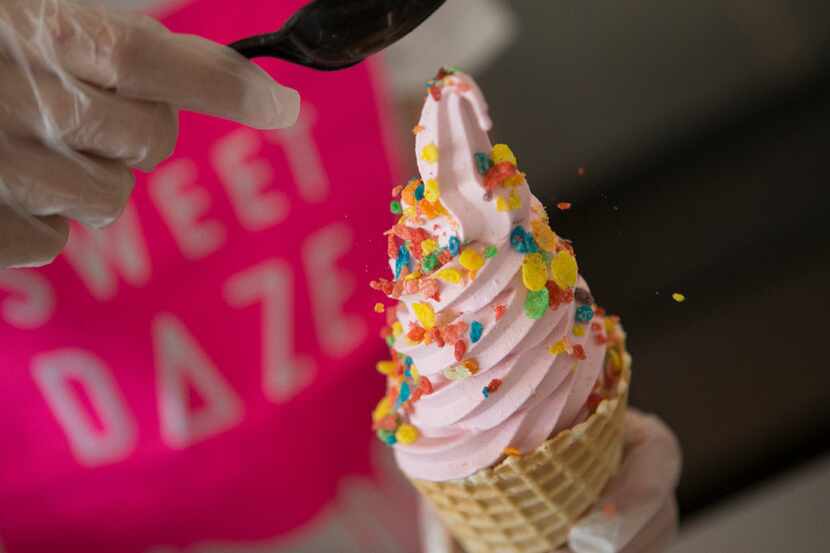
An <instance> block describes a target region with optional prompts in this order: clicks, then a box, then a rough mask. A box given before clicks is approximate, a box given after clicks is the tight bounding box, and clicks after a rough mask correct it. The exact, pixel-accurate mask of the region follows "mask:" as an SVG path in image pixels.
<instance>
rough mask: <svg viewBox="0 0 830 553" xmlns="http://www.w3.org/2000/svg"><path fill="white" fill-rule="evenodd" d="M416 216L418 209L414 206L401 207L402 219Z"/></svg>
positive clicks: (415, 217)
mask: <svg viewBox="0 0 830 553" xmlns="http://www.w3.org/2000/svg"><path fill="white" fill-rule="evenodd" d="M417 218H418V210H417V209H415V208H414V207H405V208H404V209H403V219H404V220H406V219H417Z"/></svg>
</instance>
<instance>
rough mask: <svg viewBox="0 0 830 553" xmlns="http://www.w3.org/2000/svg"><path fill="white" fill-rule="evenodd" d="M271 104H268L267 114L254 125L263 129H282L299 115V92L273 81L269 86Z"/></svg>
mask: <svg viewBox="0 0 830 553" xmlns="http://www.w3.org/2000/svg"><path fill="white" fill-rule="evenodd" d="M270 97H271V104H270V105H269V106H268V110H269V112H270V113H269V115H268V116H267V117H263V119H262V121H257V124H256V126H257V127H259V126H260V123H261V128H262V129H263V130H271V129H284V128H286V127H290V126H292V125H293V124H294V123H296V122H297V118H298V117H299V116H300V93H299V92H297V91H296V90H294V89H293V88H288V87H285V86H282V85H280V84H277V83H274V84H273V86H272V87H271V94H270Z"/></svg>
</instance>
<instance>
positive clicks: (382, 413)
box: [372, 396, 392, 422]
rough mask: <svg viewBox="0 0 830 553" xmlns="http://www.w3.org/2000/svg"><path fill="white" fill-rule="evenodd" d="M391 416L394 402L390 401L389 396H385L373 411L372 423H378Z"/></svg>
mask: <svg viewBox="0 0 830 553" xmlns="http://www.w3.org/2000/svg"><path fill="white" fill-rule="evenodd" d="M390 414H392V402H391V401H390V400H389V396H383V398H382V399H381V400H380V401H379V402H378V404H377V405H376V406H375V409H374V411H372V422H378V421H379V420H380V419H382V418H385V417H386V416H387V415H390Z"/></svg>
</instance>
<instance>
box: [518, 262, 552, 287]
mask: <svg viewBox="0 0 830 553" xmlns="http://www.w3.org/2000/svg"><path fill="white" fill-rule="evenodd" d="M547 281H548V268H547V264H546V263H545V258H544V257H542V254H539V253H530V254H527V255H525V256H524V260H523V261H522V282H523V283H524V285H525V288H527V289H528V290H531V291H534V292H537V291H539V290H542V289H544V288H545V284H546V283H547Z"/></svg>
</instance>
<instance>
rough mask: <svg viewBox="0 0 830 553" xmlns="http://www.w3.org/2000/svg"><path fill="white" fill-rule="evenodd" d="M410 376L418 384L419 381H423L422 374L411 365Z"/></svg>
mask: <svg viewBox="0 0 830 553" xmlns="http://www.w3.org/2000/svg"><path fill="white" fill-rule="evenodd" d="M409 374H411V375H412V380H414V381H415V383H416V384H417V383H418V381H419V380H421V373H419V372H418V369H416V368H415V365H409Z"/></svg>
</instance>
